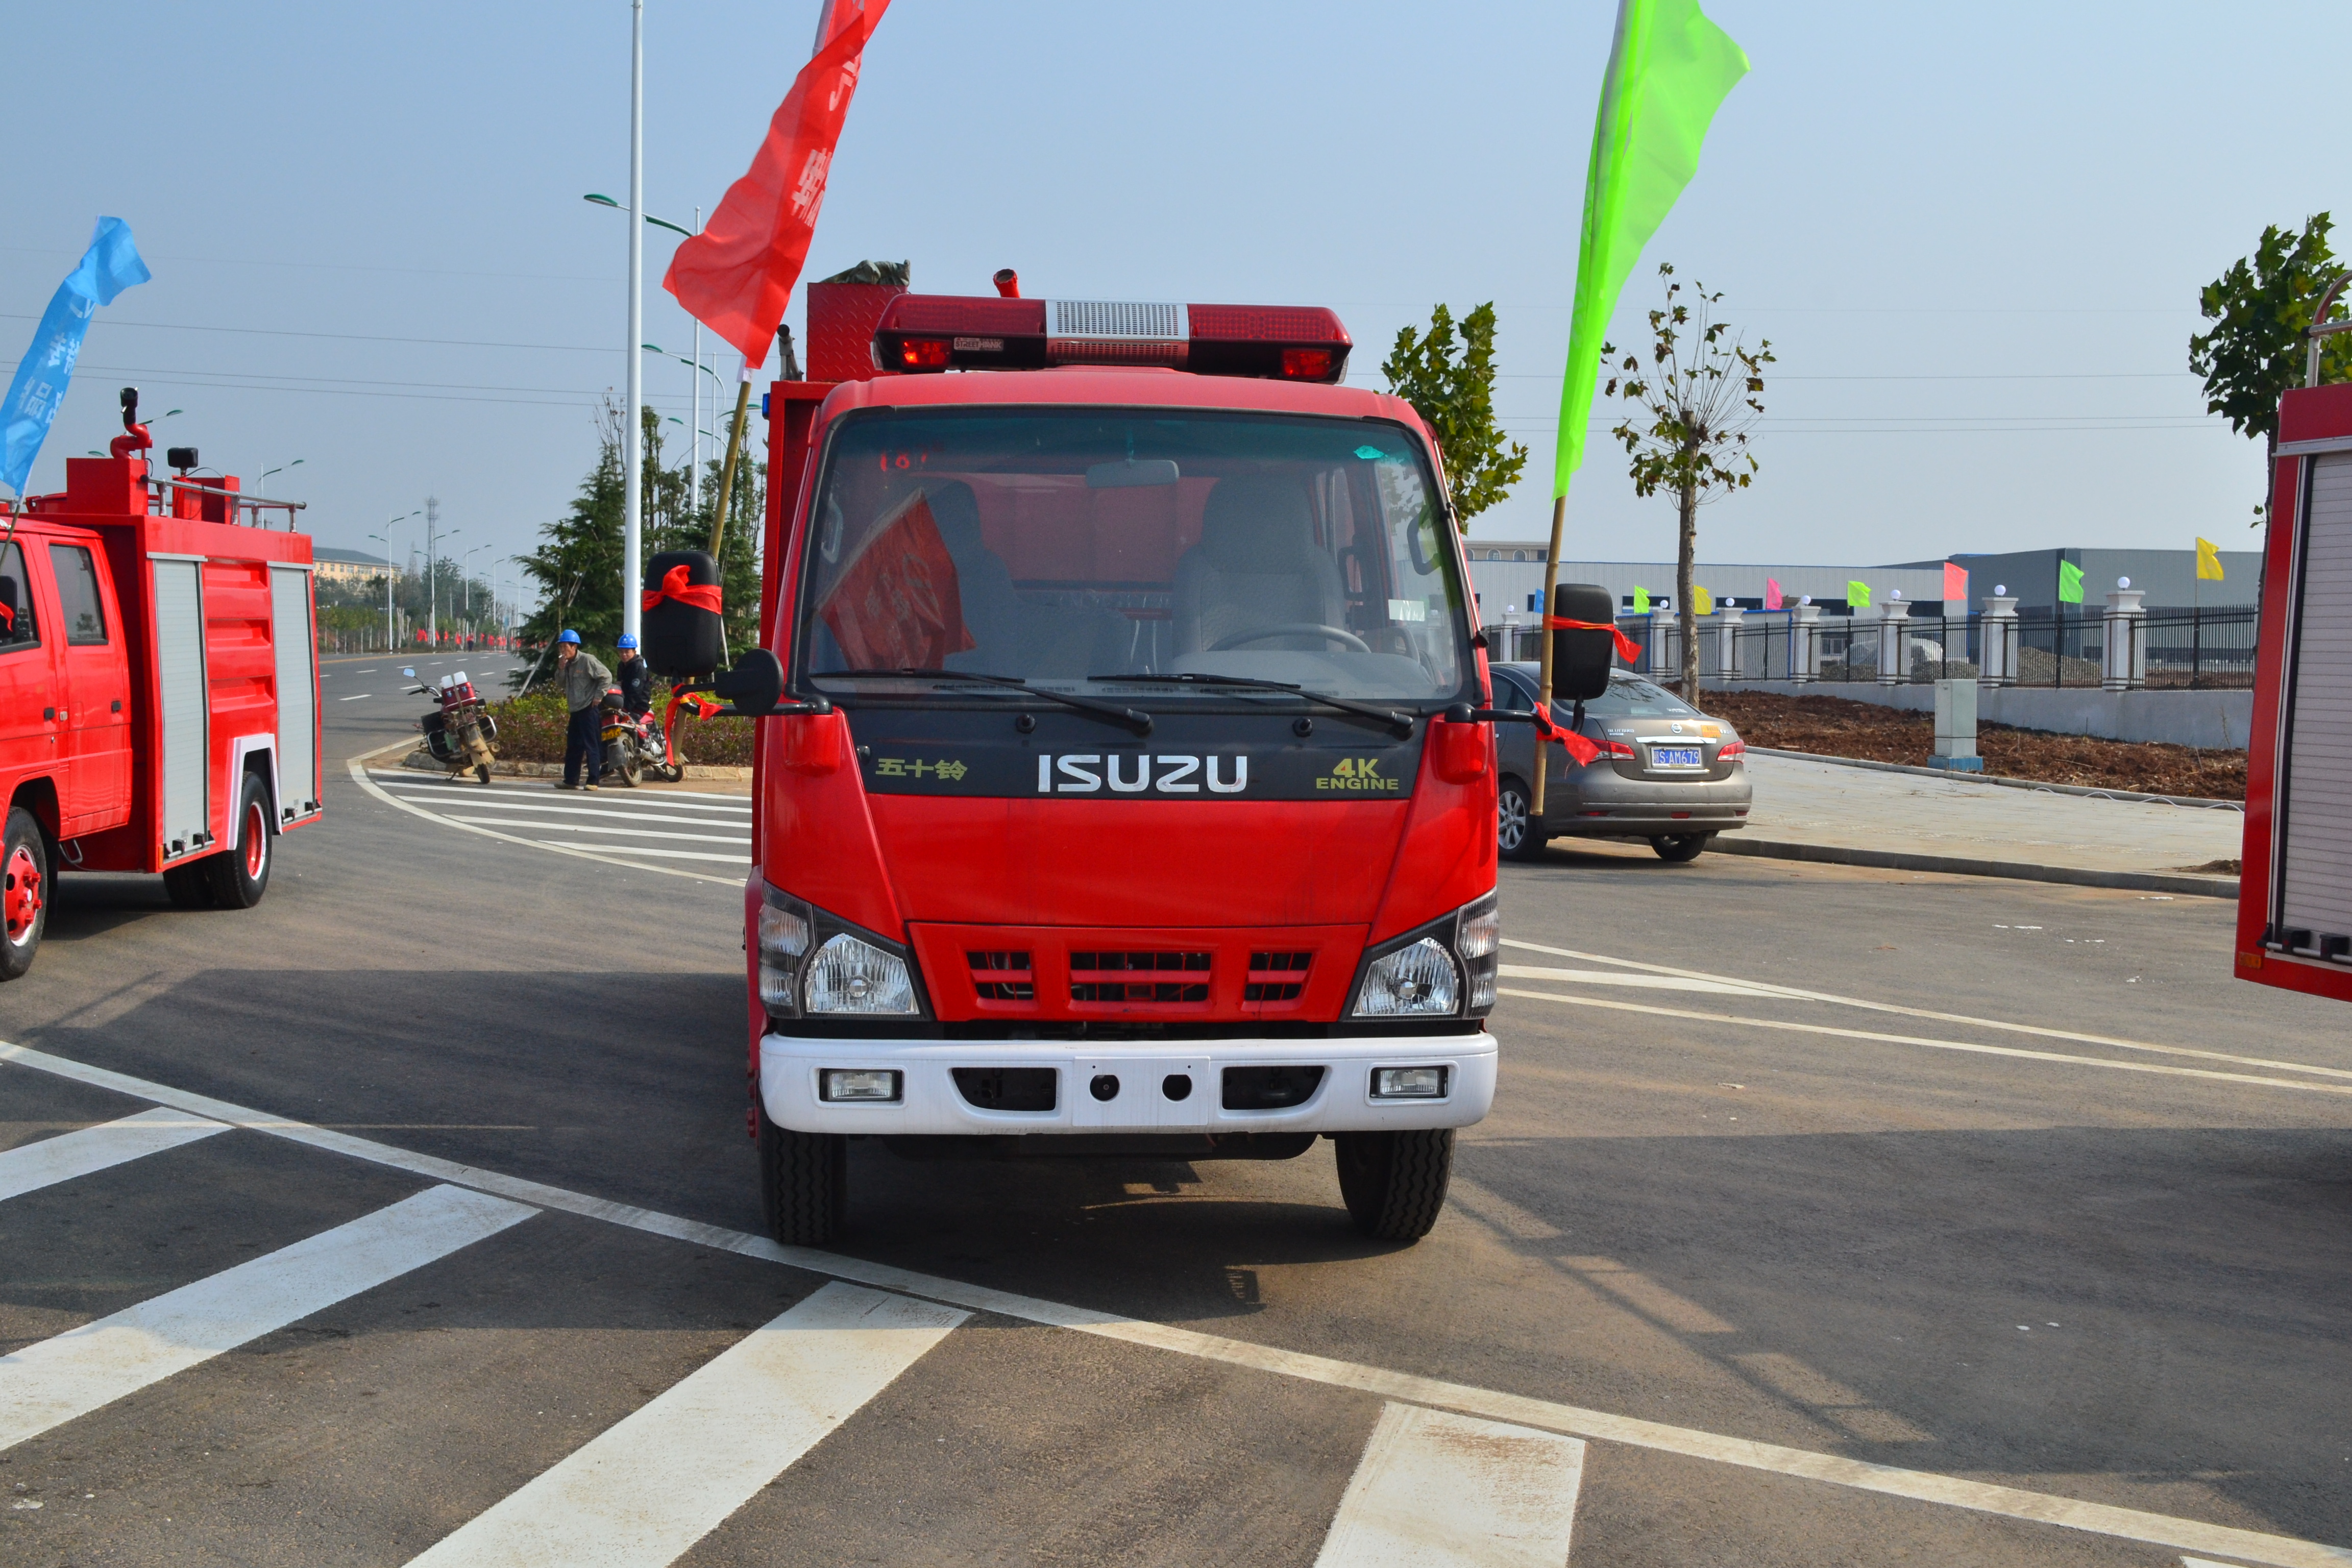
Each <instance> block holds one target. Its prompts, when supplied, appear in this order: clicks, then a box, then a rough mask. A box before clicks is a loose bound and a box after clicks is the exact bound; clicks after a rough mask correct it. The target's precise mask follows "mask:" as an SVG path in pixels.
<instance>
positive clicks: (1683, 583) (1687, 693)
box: [1675, 479, 1698, 708]
mask: <svg viewBox="0 0 2352 1568" xmlns="http://www.w3.org/2000/svg"><path fill="white" fill-rule="evenodd" d="M1675 512H1676V517H1677V520H1678V521H1679V523H1680V529H1679V531H1680V533H1681V536H1682V539H1681V542H1680V543H1679V544H1678V545H1677V546H1676V547H1675V548H1676V554H1675V620H1676V621H1677V623H1678V624H1679V625H1680V626H1681V627H1682V633H1683V700H1684V701H1685V702H1687V703H1689V704H1690V705H1691V706H1692V707H1694V708H1696V706H1698V606H1697V605H1696V604H1694V603H1693V602H1692V600H1693V595H1692V592H1691V587H1692V584H1691V577H1692V575H1693V573H1694V567H1693V564H1692V563H1693V561H1694V559H1695V558H1696V556H1697V554H1698V485H1697V482H1696V480H1695V479H1685V480H1684V481H1683V483H1682V489H1681V491H1680V493H1679V494H1677V495H1676V496H1675Z"/></svg>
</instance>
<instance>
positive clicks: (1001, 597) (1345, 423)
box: [799, 408, 1468, 708]
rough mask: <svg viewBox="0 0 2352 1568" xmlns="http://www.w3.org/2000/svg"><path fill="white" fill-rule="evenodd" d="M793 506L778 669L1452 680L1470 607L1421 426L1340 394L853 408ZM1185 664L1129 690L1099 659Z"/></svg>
mask: <svg viewBox="0 0 2352 1568" xmlns="http://www.w3.org/2000/svg"><path fill="white" fill-rule="evenodd" d="M814 520H815V525H814V528H813V529H812V530H811V531H810V540H811V543H810V550H811V559H810V561H809V563H808V570H807V572H806V573H805V574H804V578H803V580H804V581H805V582H806V583H807V584H808V587H807V595H808V597H807V612H806V613H805V614H804V615H803V616H802V617H801V624H802V626H803V628H804V629H803V632H802V641H801V649H802V652H801V658H800V661H799V668H800V669H801V670H802V671H803V672H804V679H805V680H806V681H807V682H808V683H810V684H814V685H815V686H818V687H821V688H823V689H828V690H831V691H835V692H855V693H857V694H860V695H864V694H866V693H873V694H880V693H882V692H884V691H886V690H889V691H895V692H898V693H899V694H901V695H903V694H904V693H905V692H906V691H907V689H908V682H907V681H906V680H903V679H901V680H898V681H894V682H889V683H887V685H886V683H885V682H883V681H881V680H879V679H872V680H866V681H863V682H861V681H860V680H859V679H857V675H856V672H858V671H860V670H877V671H879V670H904V669H926V670H944V671H969V672H971V673H975V674H981V673H985V674H990V675H1001V676H1013V677H1017V678H1020V679H1024V680H1026V681H1028V682H1030V683H1032V684H1035V685H1042V686H1045V687H1048V688H1053V689H1067V690H1080V689H1098V694H1099V695H1102V696H1105V697H1107V698H1117V699H1118V700H1123V701H1145V702H1148V704H1149V705H1150V706H1151V707H1155V708H1158V707H1167V706H1171V705H1176V704H1189V703H1199V702H1213V701H1227V702H1231V701H1245V702H1250V703H1256V702H1265V701H1277V702H1279V701H1295V700H1297V699H1296V698H1294V697H1290V696H1288V695H1286V694H1284V693H1280V692H1274V691H1268V690H1264V689H1260V690H1256V691H1249V690H1246V689H1243V688H1239V687H1234V688H1221V687H1219V686H1217V685H1216V684H1215V682H1214V678H1216V677H1220V676H1229V677H1238V678H1243V679H1257V680H1270V681H1284V682H1288V683H1290V684H1292V685H1295V686H1297V687H1301V688H1304V689H1308V690H1311V691H1317V692H1323V693H1330V694H1335V695H1339V696H1343V697H1349V698H1374V699H1380V700H1387V701H1404V702H1415V703H1428V702H1433V701H1437V700H1454V698H1455V697H1456V695H1457V694H1458V692H1459V689H1460V688H1461V687H1462V685H1463V680H1464V663H1463V659H1464V648H1465V645H1466V641H1467V637H1468V631H1467V622H1466V619H1465V615H1464V601H1463V594H1462V589H1461V585H1460V583H1459V581H1458V579H1457V577H1456V569H1455V567H1454V552H1453V550H1452V549H1451V542H1450V541H1448V540H1447V539H1446V538H1445V537H1444V532H1443V530H1444V528H1445V527H1446V526H1447V524H1446V521H1445V514H1444V510H1443V509H1442V508H1441V507H1440V506H1439V505H1438V504H1437V502H1436V497H1435V492H1434V488H1433V479H1432V477H1431V475H1430V472H1429V470H1428V468H1427V467H1426V464H1425V461H1424V459H1423V455H1422V452H1421V449H1420V445H1419V443H1418V441H1416V440H1415V439H1414V438H1412V437H1410V436H1408V435H1407V433H1406V432H1405V431H1404V430H1403V429H1402V427H1400V426H1395V425H1385V424H1379V423H1375V422H1371V421H1366V420H1360V419H1338V418H1314V417H1286V416H1271V415H1244V414H1215V413H1202V412H1197V411H1192V410H1183V411H1161V410H1154V409H1143V410H1137V411H1133V412H1128V411H1121V412H1119V413H1117V414H1105V413H1102V412H1100V411H1094V410H1089V411H1071V410H1067V409H1052V408H1044V409H1025V408H1024V409H1018V410H1003V409H988V410H980V411H973V412H971V413H962V412H945V413H942V412H939V411H935V410H929V409H927V410H923V411H921V412H920V413H919V414H899V413H888V412H876V413H871V414H864V415H857V416H851V417H850V418H849V419H848V420H846V421H845V423H844V425H843V426H842V427H841V429H840V430H839V432H838V434H837V435H835V437H834V438H833V440H832V442H831V444H830V447H829V450H828V453H827V457H826V460H825V466H824V477H823V479H822V481H821V484H820V489H819V491H818V494H817V498H816V509H815V513H814ZM1167 675H1192V676H1196V677H1202V678H1204V679H1198V680H1194V681H1189V682H1185V683H1182V684H1181V685H1180V684H1160V685H1155V686H1153V687H1151V688H1150V689H1148V693H1147V689H1144V688H1141V687H1139V686H1137V685H1136V684H1134V683H1133V682H1132V681H1129V683H1128V684H1126V685H1124V686H1121V685H1120V684H1119V682H1118V678H1120V677H1122V676H1125V677H1135V676H1167Z"/></svg>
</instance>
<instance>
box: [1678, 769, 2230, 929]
mask: <svg viewBox="0 0 2352 1568" xmlns="http://www.w3.org/2000/svg"><path fill="white" fill-rule="evenodd" d="M1912 771H1913V772H1916V773H1925V772H1926V771H1927V770H1926V769H1924V768H1917V769H1913V770H1912ZM1942 776H1943V775H1941V774H1937V777H1942ZM1707 847H1708V848H1710V849H1713V850H1715V851H1717V853H1719V854H1724V855H1756V856H1761V857H1763V858H1767V859H1773V860H1811V861H1814V862H1817V863H1820V864H1823V865H1830V866H1869V867H1873V868H1876V869H1879V870H1882V871H1937V872H1942V873H1944V874H1945V875H1948V876H1955V877H2007V878H2010V879H2013V880H2017V881H2024V882H2063V883H2069V884H2072V885H2073V886H2074V887H2078V888H2120V889H2126V890H2128V891H2132V892H2142V893H2172V894H2177V895H2178V894H2185V895H2187V896H2189V897H2190V898H2200V899H2234V898H2236V897H2237V896H2238V882H2237V879H2236V878H2234V877H2198V876H2189V875H2186V874H2183V873H2180V872H2171V871H2097V870H2093V869H2091V868H2087V867H2083V866H2037V865H2034V864H2032V863H2031V862H2029V861H2024V860H1980V859H1977V858H1974V857H1971V856H1967V855H1919V854H1914V853H1912V852H1911V851H1909V850H1905V849H1858V848H1853V847H1849V846H1846V845H1843V844H1791V843H1785V842H1780V841H1776V840H1773V839H1769V838H1750V837H1748V836H1747V835H1746V834H1744V833H1743V834H1739V835H1737V836H1735V835H1732V834H1728V833H1721V834H1717V836H1716V839H1715V842H1714V843H1713V844H1710V845H1709V846H1707Z"/></svg>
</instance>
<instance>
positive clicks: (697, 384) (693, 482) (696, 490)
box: [637, 207, 727, 511]
mask: <svg viewBox="0 0 2352 1568" xmlns="http://www.w3.org/2000/svg"><path fill="white" fill-rule="evenodd" d="M694 221H695V222H696V223H698V224H699V223H700V222H701V221H702V209H701V208H700V207H697V208H695V209H694ZM637 346H638V347H639V348H642V349H644V350H645V351H646V353H657V354H666V355H667V357H669V358H671V359H674V360H676V361H677V363H680V364H683V365H691V366H693V367H694V368H695V369H696V370H697V371H699V372H700V373H701V375H698V376H697V377H696V378H695V380H694V384H693V385H694V422H693V423H692V424H690V425H688V426H687V428H688V429H689V430H691V431H693V432H694V463H693V466H692V468H691V469H690V470H689V471H688V475H687V480H686V483H687V504H688V506H690V507H692V508H693V509H694V510H696V511H700V510H702V437H705V436H710V439H711V441H712V442H713V443H714V444H715V443H716V442H717V441H718V439H719V437H716V436H711V435H710V432H709V431H708V430H705V429H704V428H703V427H702V376H704V375H707V376H709V378H710V379H711V380H712V381H713V382H715V383H717V384H716V385H714V386H713V387H712V388H711V389H710V406H711V409H712V411H713V412H716V411H717V409H718V407H719V396H720V395H722V394H723V393H724V392H725V391H726V389H727V383H726V381H725V379H724V378H722V377H721V376H720V375H719V373H718V372H717V371H715V370H713V369H711V368H710V366H709V365H707V364H705V363H702V322H701V321H700V320H699V319H698V320H697V321H695V323H694V357H693V358H692V359H688V358H687V357H686V356H685V355H684V354H674V353H669V351H668V350H667V349H665V348H663V347H662V346H661V345H660V344H659V343H640V344H638V345H637Z"/></svg>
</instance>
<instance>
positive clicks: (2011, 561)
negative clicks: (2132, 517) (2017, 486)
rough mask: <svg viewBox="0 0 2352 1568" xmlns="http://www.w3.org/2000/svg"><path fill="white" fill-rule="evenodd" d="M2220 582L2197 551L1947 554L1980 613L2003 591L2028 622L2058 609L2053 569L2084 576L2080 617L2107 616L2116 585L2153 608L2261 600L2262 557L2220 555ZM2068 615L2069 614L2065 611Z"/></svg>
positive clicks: (2236, 605) (1913, 564) (1919, 564)
mask: <svg viewBox="0 0 2352 1568" xmlns="http://www.w3.org/2000/svg"><path fill="white" fill-rule="evenodd" d="M2219 553H2220V555H2221V581H2220V582H2218V583H2209V582H2200V581H2199V580H2198V577H2197V552H2196V551H2194V550H2069V549H2059V550H2013V551H2010V552H2007V553H2005V554H2000V555H1951V556H1947V557H1946V558H1945V559H1946V560H1948V561H1949V562H1950V563H1952V564H1953V565H1955V566H1958V567H1959V568H1960V569H1961V570H1962V571H1964V572H1966V573H1967V574H1969V598H1970V599H1971V600H1972V601H1974V603H1975V605H1976V607H1977V608H1978V609H1979V610H1981V609H1983V608H1984V601H1985V597H1986V595H1989V594H1990V593H1992V592H1993V591H1994V590H1995V589H1996V588H2000V587H2003V586H2006V587H2007V588H2008V589H2009V595H2008V596H2009V597H2011V598H2012V599H2015V600H2016V601H2017V608H2018V612H2019V613H2020V614H2021V615H2025V616H2047V615H2049V614H2051V613H2052V612H2053V611H2054V610H2055V609H2056V608H2057V606H2058V563H2060V562H2061V561H2070V562H2072V563H2074V565H2076V566H2077V567H2079V568H2081V570H2082V573H2083V612H2084V614H2085V615H2091V616H2096V615H2099V614H2101V613H2102V612H2103V611H2105V608H2106V605H2107V592H2108V590H2109V589H2111V588H2113V587H2115V585H2116V580H2117V579H2119V578H2123V577H2128V578H2130V579H2131V585H2132V586H2133V587H2135V588H2138V589H2142V590H2144V591H2145V592H2146V594H2147V597H2146V598H2144V599H2142V600H2141V601H2140V603H2141V604H2143V605H2146V606H2147V608H2149V609H2151V610H2158V609H2163V610H2186V609H2189V608H2190V607H2191V606H2201V607H2203V608H2205V609H2209V610H2210V609H2217V608H2221V607H2224V606H2227V607H2229V608H2232V609H2242V608H2245V607H2247V606H2250V605H2255V604H2258V603H2259V602H2260V601H2261V589H2262V571H2263V557H2262V552H2260V551H2258V550H2224V551H2221V552H2219ZM1943 564H1944V563H1943V562H1942V561H1909V562H1906V563H1903V565H1902V566H1900V567H1897V568H1895V570H1898V571H1904V570H1910V569H1913V568H1926V569H1930V570H1932V569H1934V568H1936V567H1939V566H1941V565H1943ZM2070 613H2071V612H2070Z"/></svg>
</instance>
